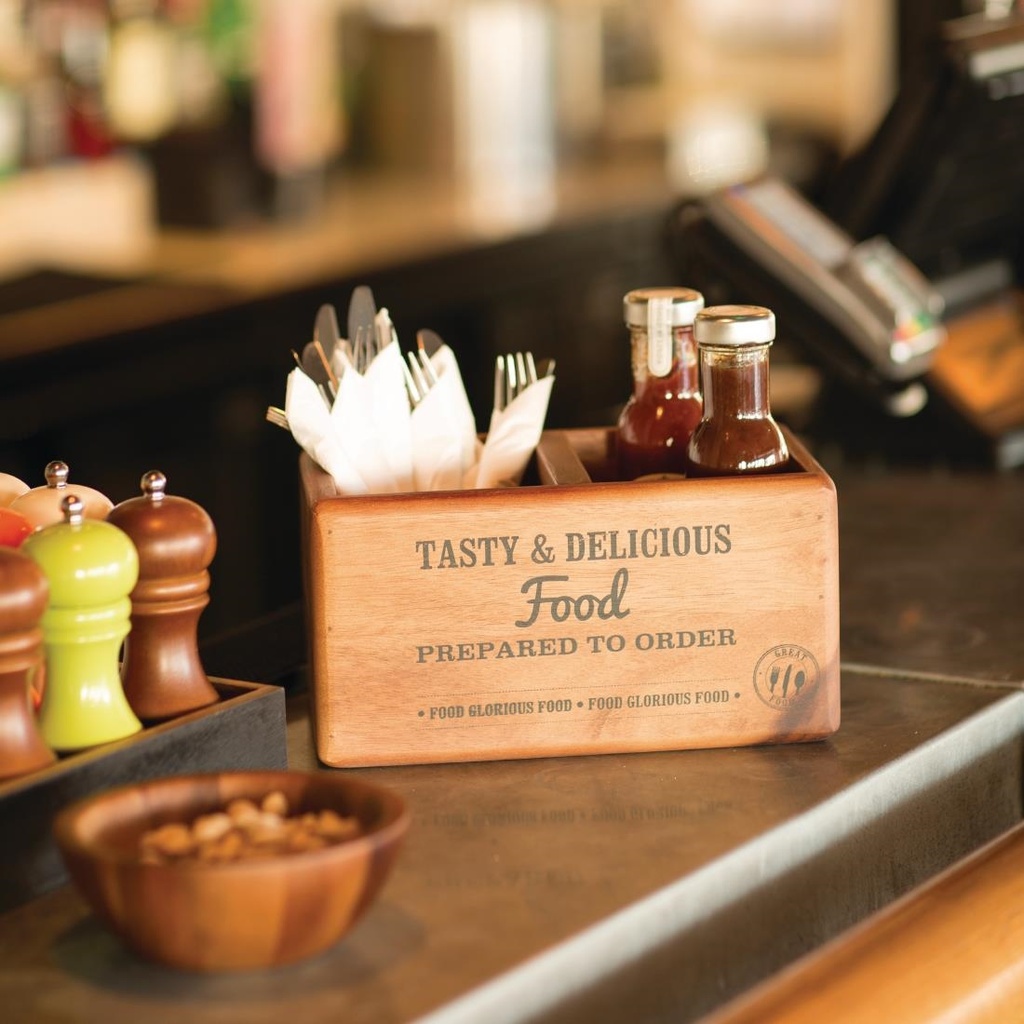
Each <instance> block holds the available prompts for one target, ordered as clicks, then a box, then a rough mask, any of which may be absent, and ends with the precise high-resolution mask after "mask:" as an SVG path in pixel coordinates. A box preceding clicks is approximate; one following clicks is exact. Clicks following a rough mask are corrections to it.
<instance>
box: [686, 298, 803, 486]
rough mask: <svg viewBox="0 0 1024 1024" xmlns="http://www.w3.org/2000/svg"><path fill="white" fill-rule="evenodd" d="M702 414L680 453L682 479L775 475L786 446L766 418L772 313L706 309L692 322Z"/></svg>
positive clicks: (783, 460)
mask: <svg viewBox="0 0 1024 1024" xmlns="http://www.w3.org/2000/svg"><path fill="white" fill-rule="evenodd" d="M693 329H694V337H695V338H696V340H697V346H698V352H699V357H700V379H701V391H702V393H703V397H704V412H703V416H702V417H701V421H700V423H699V424H698V425H697V427H696V429H695V430H694V431H693V434H692V435H691V437H690V441H689V444H688V446H687V450H686V473H687V475H688V476H695V477H707V476H739V475H748V474H763V473H776V472H778V471H780V470H782V469H785V468H786V466H787V465H788V463H789V446H788V445H787V444H786V439H785V437H784V436H783V434H782V431H781V430H780V429H779V426H778V424H777V423H776V422H775V420H774V419H773V418H772V414H771V407H770V402H769V394H768V387H769V382H768V350H769V348H771V345H772V341H773V340H774V338H775V314H774V313H772V311H771V310H770V309H765V308H764V307H763V306H710V307H708V308H707V309H704V310H701V312H700V313H699V314H698V315H697V318H696V320H695V321H694V328H693Z"/></svg>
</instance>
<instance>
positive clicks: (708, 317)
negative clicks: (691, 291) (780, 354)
mask: <svg viewBox="0 0 1024 1024" xmlns="http://www.w3.org/2000/svg"><path fill="white" fill-rule="evenodd" d="M693 336H694V338H696V339H697V343H698V344H708V345H723V346H730V347H742V346H744V345H764V344H766V343H767V342H770V341H772V340H774V338H775V314H774V313H773V312H772V311H771V310H770V309H766V308H765V307H764V306H708V308H707V309H702V310H701V311H700V313H698V314H697V319H696V320H694V322H693Z"/></svg>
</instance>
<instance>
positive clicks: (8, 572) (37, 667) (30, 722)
mask: <svg viewBox="0 0 1024 1024" xmlns="http://www.w3.org/2000/svg"><path fill="white" fill-rule="evenodd" d="M49 593H50V589H49V584H48V583H47V581H46V575H45V573H44V572H43V571H42V569H40V568H39V566H38V565H36V563H35V562H33V561H32V559H31V558H29V557H28V556H27V555H23V554H22V553H21V552H20V551H15V550H14V548H5V547H0V624H2V625H0V779H10V778H14V777H15V776H17V775H27V774H28V773H29V772H34V771H38V770H39V769H40V768H46V767H48V766H49V765H51V764H53V762H54V761H55V760H56V757H55V756H54V754H53V751H52V750H50V748H49V747H48V746H47V745H46V743H45V742H44V740H43V737H42V734H41V733H40V732H39V726H38V725H37V723H36V716H35V713H34V712H33V710H32V703H31V699H30V694H31V688H32V684H33V682H34V677H35V675H36V673H37V672H40V671H42V667H43V631H42V628H41V626H40V624H39V620H40V619H41V618H42V615H43V612H44V611H46V602H47V599H48V598H49Z"/></svg>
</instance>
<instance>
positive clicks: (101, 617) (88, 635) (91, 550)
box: [20, 494, 142, 753]
mask: <svg viewBox="0 0 1024 1024" xmlns="http://www.w3.org/2000/svg"><path fill="white" fill-rule="evenodd" d="M61 505H62V508H63V513H64V522H62V523H53V524H52V525H50V526H46V527H44V528H43V529H41V530H36V532H35V533H33V534H32V535H31V536H30V537H28V538H26V540H25V542H24V543H23V544H22V546H21V548H20V550H21V551H24V553H25V554H26V555H28V556H29V558H31V559H33V561H35V562H36V563H37V564H38V565H39V567H40V568H41V569H42V570H43V572H44V573H45V574H46V579H47V582H48V583H49V585H50V603H49V605H48V607H47V609H46V611H45V612H44V613H43V617H42V620H41V621H42V627H43V644H44V646H45V649H46V687H45V689H44V691H43V704H42V707H41V708H40V711H39V728H40V731H41V732H42V735H43V739H44V740H46V742H47V743H48V744H49V746H50V747H52V748H53V749H54V750H55V751H57V752H59V753H64V752H71V751H76V750H85V749H86V748H88V747H95V746H98V745H99V744H101V743H110V742H112V741H113V740H119V739H123V738H125V737H126V736H131V735H132V734H134V733H136V732H138V731H139V730H140V729H141V728H142V723H141V722H140V721H139V720H138V718H136V716H135V715H134V713H133V712H132V709H131V707H129V705H128V701H127V700H125V696H124V691H123V689H122V687H121V676H120V665H119V663H118V658H119V655H120V652H121V645H122V643H123V642H124V638H125V636H127V634H128V630H129V628H130V623H129V615H130V613H131V602H130V601H129V600H128V595H129V594H130V593H131V590H132V588H133V587H134V586H135V582H136V580H137V579H138V575H139V559H138V555H137V554H136V552H135V546H134V545H133V544H132V542H131V539H130V538H129V537H127V536H126V535H125V533H124V532H123V531H122V530H119V529H117V527H116V526H112V525H111V524H110V523H106V522H103V521H102V520H95V519H86V518H85V516H84V513H83V503H82V502H81V501H80V500H79V498H78V496H77V495H74V494H68V495H66V496H65V497H64V498H63V499H62V501H61Z"/></svg>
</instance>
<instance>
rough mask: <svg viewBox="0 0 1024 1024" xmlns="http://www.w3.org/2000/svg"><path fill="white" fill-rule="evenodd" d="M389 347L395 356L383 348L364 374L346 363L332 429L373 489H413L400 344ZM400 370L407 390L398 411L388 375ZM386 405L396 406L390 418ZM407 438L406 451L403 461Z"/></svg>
mask: <svg viewBox="0 0 1024 1024" xmlns="http://www.w3.org/2000/svg"><path fill="white" fill-rule="evenodd" d="M388 349H393V350H394V351H393V352H392V353H391V354H388V353H387V351H385V352H381V353H380V354H379V355H378V356H377V358H376V359H374V361H373V363H371V364H370V368H369V371H368V372H367V373H366V375H365V376H364V375H363V374H361V373H359V371H358V370H357V369H356V368H355V367H354V366H353V365H352V364H351V363H349V364H348V365H347V366H344V368H343V371H342V374H341V377H340V379H339V381H338V394H337V396H336V397H335V399H334V405H333V407H332V408H331V411H330V419H331V425H332V430H333V433H334V434H335V436H336V437H337V438H338V441H339V443H340V445H341V447H342V449H343V451H344V453H345V455H346V457H347V458H348V459H349V461H350V462H351V463H352V465H353V466H354V467H355V468H356V472H357V473H358V474H359V475H360V476H361V477H362V478H363V480H365V481H366V486H367V488H368V489H369V491H370V492H371V493H389V492H394V491H408V490H411V489H412V445H411V438H410V435H409V399H408V395H407V393H406V390H405V379H404V377H403V375H402V367H401V356H399V355H398V346H397V345H395V344H392V345H389V346H388ZM396 358H397V360H398V362H397V363H396V362H395V359H396ZM378 364H379V365H378ZM396 370H397V373H398V383H399V385H400V386H401V389H402V390H401V392H400V397H401V404H400V405H399V406H398V408H397V409H395V408H394V406H395V402H394V399H393V394H392V393H393V392H394V386H393V383H391V382H389V379H388V378H389V376H393V374H394V372H395V371H396ZM385 409H392V410H393V413H392V415H393V416H394V419H393V420H392V421H390V422H389V421H388V419H387V413H386V412H385ZM403 442H404V445H405V449H406V454H407V458H406V460H405V462H404V465H403V461H402V458H401V448H402V444H403Z"/></svg>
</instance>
